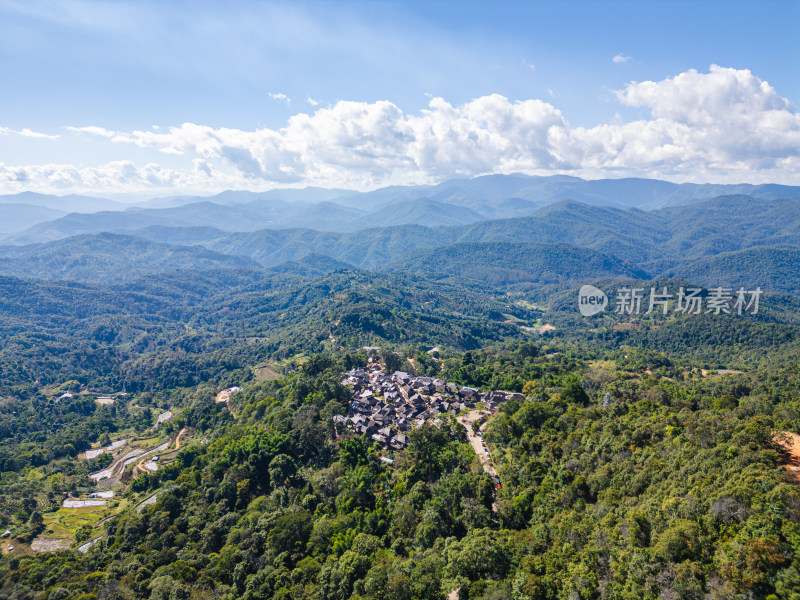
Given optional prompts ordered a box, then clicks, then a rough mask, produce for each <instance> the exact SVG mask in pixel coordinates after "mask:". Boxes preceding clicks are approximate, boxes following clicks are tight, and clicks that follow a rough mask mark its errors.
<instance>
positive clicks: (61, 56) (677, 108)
mask: <svg viewBox="0 0 800 600" xmlns="http://www.w3.org/2000/svg"><path fill="white" fill-rule="evenodd" d="M798 30H800V0H766V1H763V0H762V1H758V2H756V1H753V2H741V1H736V0H724V1H722V0H721V1H703V0H692V1H688V2H682V1H678V0H670V1H650V2H641V1H639V0H636V1H634V0H630V1H617V2H599V1H597V0H591V1H579V0H561V1H558V2H536V1H527V2H509V1H502V0H500V1H493V2H470V1H468V0H459V1H453V2H450V1H446V0H438V1H436V2H431V1H429V0H428V1H424V2H414V1H405V2H389V1H385V2H381V1H377V0H373V1H369V2H333V1H326V2H296V1H295V2H267V1H259V2H255V1H252V2H243V1H238V2H237V1H235V0H234V1H226V2H202V1H193V2H183V1H177V0H176V1H167V0H161V1H157V2H147V1H136V2H126V1H113V2H112V1H109V2H102V1H84V0H81V1H78V0H63V1H35V0H33V1H32V0H23V1H18V0H0V194H11V193H17V192H21V191H37V192H44V193H54V194H70V193H82V194H90V195H99V196H114V197H120V196H123V197H124V196H125V195H127V196H129V197H131V198H134V197H135V198H147V197H156V196H169V195H179V194H201V195H206V194H213V193H217V192H219V191H222V190H225V189H249V190H257V191H258V190H267V189H272V188H276V187H304V186H319V187H340V188H351V189H359V190H367V189H374V188H377V187H383V186H386V185H408V184H417V183H434V182H439V181H443V180H446V179H450V178H454V177H473V176H478V175H483V174H488V173H525V174H529V175H552V174H569V175H574V176H579V177H584V178H588V179H596V178H604V177H610V178H619V177H655V178H660V179H667V180H670V181H676V182H685V181H692V182H716V183H740V182H747V183H764V182H776V183H783V184H792V185H800V116H799V115H798V113H797V112H796V111H797V106H798V102H800V76H799V75H800V41H798V38H800V36H798V35H797V31H798Z"/></svg>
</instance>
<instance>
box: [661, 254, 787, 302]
mask: <svg viewBox="0 0 800 600" xmlns="http://www.w3.org/2000/svg"><path fill="white" fill-rule="evenodd" d="M678 271H679V274H680V276H681V277H684V278H686V279H688V280H690V281H694V282H697V283H699V284H701V285H704V286H707V287H719V286H722V287H728V288H732V289H733V290H736V289H738V288H739V287H744V288H745V289H748V290H751V289H755V288H756V287H760V288H762V289H763V290H769V291H780V292H786V293H789V294H794V295H800V249H798V248H772V247H770V248H748V249H746V250H738V251H736V252H726V253H722V254H718V255H715V256H710V257H707V258H702V259H700V260H697V261H694V262H688V263H683V264H681V265H680V267H678V268H676V269H674V270H671V271H669V272H667V273H665V276H675V275H676V273H677V272H678Z"/></svg>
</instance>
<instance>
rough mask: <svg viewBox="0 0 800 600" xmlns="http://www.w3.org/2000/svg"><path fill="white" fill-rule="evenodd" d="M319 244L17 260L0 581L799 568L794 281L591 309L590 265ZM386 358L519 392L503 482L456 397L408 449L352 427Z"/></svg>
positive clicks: (396, 594) (377, 590) (658, 584)
mask: <svg viewBox="0 0 800 600" xmlns="http://www.w3.org/2000/svg"><path fill="white" fill-rule="evenodd" d="M308 262H309V261H306V263H305V264H303V265H298V264H295V265H293V266H291V268H289V269H283V270H279V271H276V272H259V273H254V272H248V271H237V270H236V269H233V270H224V271H205V272H185V273H183V274H181V273H172V274H169V275H158V274H154V275H151V276H148V277H145V278H140V279H138V280H136V281H135V282H133V283H122V284H115V285H113V286H106V287H103V286H98V285H89V284H78V283H67V282H45V281H34V280H22V279H14V278H5V279H4V280H3V281H2V285H3V289H4V292H5V293H4V294H3V304H4V313H3V320H2V324H1V328H2V335H3V339H4V343H3V349H2V352H0V361H2V381H0V386H2V400H1V401H0V469H1V470H2V478H1V479H0V521H1V522H0V529H2V530H3V531H5V532H6V534H5V536H4V538H3V540H2V542H1V543H2V548H3V557H2V559H0V582H2V587H1V588H0V595H1V596H2V597H7V598H25V599H31V600H33V599H67V598H69V599H73V598H74V599H78V598H81V599H83V600H88V599H91V598H98V599H100V598H104V599H122V598H132V599H133V598H153V599H165V600H166V599H183V598H185V599H190V598H224V599H238V598H264V599H267V598H292V599H304V598H308V599H320V600H322V599H347V598H364V599H367V598H376V599H387V600H389V599H392V600H393V599H403V598H407V599H409V600H411V599H423V598H425V599H427V598H431V599H433V598H441V599H444V598H460V599H462V600H466V599H472V600H477V599H497V600H500V599H506V598H508V599H513V600H528V599H531V600H533V599H561V598H575V599H595V598H597V599H600V598H620V599H622V598H625V599H628V598H630V599H640V598H652V599H657V598H658V599H661V598H697V599H701V598H730V599H739V598H741V599H745V598H786V599H791V598H797V597H798V595H800V554H799V553H798V551H799V550H800V537H799V533H800V531H799V530H798V524H800V487H798V486H799V485H800V481H799V480H798V476H797V474H796V473H795V472H794V471H792V470H791V466H792V464H793V462H792V461H793V460H794V459H793V458H792V456H791V455H790V453H789V452H788V451H787V447H788V446H787V444H788V440H789V434H791V433H796V432H798V431H800V402H798V390H799V389H800V373H799V372H798V367H797V365H798V360H797V357H798V351H800V344H799V343H798V342H799V341H800V340H798V329H797V325H796V323H795V321H794V312H795V306H796V301H795V300H794V299H793V298H792V297H789V296H780V295H777V296H772V297H770V298H769V299H767V300H765V309H764V311H763V312H762V313H761V314H759V315H757V316H750V317H741V318H737V317H733V316H729V315H723V316H721V317H720V318H717V317H715V316H711V315H698V316H674V315H669V316H666V317H662V316H660V315H659V316H652V315H651V316H645V315H642V316H635V317H634V316H619V315H612V314H609V315H607V316H605V317H599V319H600V320H598V321H591V320H590V319H586V318H583V317H580V316H579V315H578V314H577V312H576V311H575V310H574V308H572V307H571V306H569V305H568V304H569V300H568V299H567V296H568V295H569V297H571V295H572V294H574V290H573V291H569V288H564V290H563V292H558V291H556V292H553V293H551V288H547V287H544V286H542V287H541V289H540V290H541V291H540V292H539V294H540V295H541V294H544V295H547V296H548V297H549V298H550V301H549V304H547V305H545V304H544V303H541V302H538V301H536V293H532V294H526V293H525V292H523V291H520V290H519V289H516V288H512V289H501V288H489V287H484V288H481V287H479V286H474V285H470V284H469V282H468V281H467V280H464V279H459V278H458V277H457V276H451V277H449V278H448V279H447V280H437V279H435V278H425V277H423V276H422V275H410V274H404V273H387V274H383V275H378V274H371V273H367V272H361V271H354V270H346V269H342V268H338V267H337V268H335V269H334V270H332V271H328V270H327V269H324V268H322V269H321V270H316V269H313V268H311V267H310V265H309V264H308ZM319 262H320V263H322V264H323V265H324V264H327V262H328V261H325V260H320V261H319ZM334 266H336V265H334ZM300 267H302V269H300ZM298 271H300V272H298ZM525 298H529V300H527V301H526V300H525ZM44 312H46V318H42V317H41V315H42V314H43V313H44ZM541 323H552V324H554V325H553V326H554V329H552V330H550V331H548V332H547V333H544V334H540V333H533V332H532V331H530V329H532V328H533V327H534V326H536V325H539V324H541ZM434 346H436V348H435V349H434V350H432V348H433V347H434ZM368 364H370V365H377V366H379V368H380V369H382V370H384V371H386V372H387V373H391V372H393V371H395V370H402V371H405V372H408V373H411V374H417V375H420V376H428V377H439V378H441V379H442V380H444V381H447V382H451V383H453V384H456V385H457V386H467V387H469V388H475V389H478V390H481V391H483V392H491V391H493V390H505V391H508V392H517V393H519V396H518V397H517V399H513V400H508V401H505V402H502V403H501V404H500V405H499V407H498V409H497V411H496V414H492V415H491V416H489V417H488V419H486V420H485V421H484V422H483V424H482V427H483V429H482V431H481V436H482V437H481V439H482V440H483V443H484V444H485V447H486V449H487V451H488V453H489V455H490V457H491V462H492V464H493V465H494V467H495V468H496V470H497V474H498V476H499V481H500V486H499V487H498V486H497V485H496V484H495V482H494V481H493V480H492V477H491V476H490V474H489V473H487V472H486V471H485V469H484V468H483V467H482V463H481V460H480V459H479V457H478V456H477V455H476V452H475V450H473V447H472V446H470V444H469V442H468V441H467V434H468V431H467V429H466V428H465V427H464V426H463V425H462V424H461V423H460V422H459V420H458V417H460V416H463V415H456V416H453V415H442V417H441V418H440V419H437V420H436V421H435V424H434V422H427V423H425V424H424V425H422V426H420V427H415V428H414V429H413V430H412V431H411V432H409V434H408V446H407V447H406V448H404V449H392V448H389V447H386V446H385V445H381V444H379V443H377V442H376V441H374V440H373V439H371V438H370V437H369V436H366V435H355V434H350V433H348V432H347V431H343V430H342V429H341V428H337V426H336V424H335V420H334V417H336V416H337V415H340V416H344V415H346V414H348V410H349V403H350V399H351V390H350V389H349V388H348V386H347V385H345V384H343V383H342V381H343V374H344V373H345V372H346V371H349V370H351V369H354V368H356V369H358V368H364V367H366V366H367V365H368ZM232 386H236V387H235V388H232ZM228 388H231V389H237V388H240V389H238V390H237V391H236V392H235V393H231V394H230V397H229V398H230V399H229V400H228V401H227V402H224V401H222V402H220V401H217V400H219V395H218V394H219V393H220V391H221V390H225V389H228ZM102 398H108V399H110V400H113V401H109V402H105V403H104V402H102V401H101V399H102ZM167 411H169V415H170V416H171V418H170V419H169V420H165V421H163V422H158V421H159V420H160V417H159V415H166V414H168V413H167ZM476 430H477V429H476ZM115 442H119V443H123V444H124V443H127V444H128V446H127V448H133V449H134V450H133V452H134V458H133V459H131V461H132V462H131V463H130V464H122V463H121V462H119V463H118V461H119V459H118V457H120V456H122V457H123V458H124V457H125V456H128V455H126V454H123V453H124V452H125V451H126V450H123V451H122V452H120V454H113V453H112V452H111V451H108V452H105V451H102V449H103V448H105V447H113V444H114V443H115ZM159 444H162V445H159ZM154 448H156V449H157V448H161V450H159V452H160V453H161V456H160V457H158V458H161V462H159V463H158V464H157V469H156V470H152V471H148V470H147V469H146V468H144V467H143V465H144V464H145V462H147V461H145V460H141V461H139V462H137V460H138V459H137V458H136V456H142V457H144V456H152V455H153V452H154V450H153V449H154ZM137 449H138V450H137ZM87 451H88V453H87ZM98 451H99V454H98ZM136 452H138V453H139V454H135V453H136ZM90 456H91V457H90ZM118 464H119V467H120V468H119V469H118V467H117V465H118ZM150 464H151V465H153V464H155V463H154V462H153V461H152V460H151V462H150ZM103 469H110V470H111V471H112V472H113V473H114V477H113V478H112V479H110V480H101V481H99V482H98V481H96V480H95V479H92V478H90V477H89V476H90V475H91V474H93V473H97V472H102V470H103ZM109 481H110V482H111V484H109ZM104 490H108V491H113V492H114V495H113V498H111V499H110V500H108V501H103V502H105V503H104V504H103V505H102V506H88V505H87V506H79V507H77V508H74V507H69V506H68V505H67V504H65V502H70V501H72V502H86V500H87V499H89V498H92V494H95V495H96V494H97V492H102V491H104ZM37 540H38V541H37ZM41 540H51V541H52V540H55V541H56V542H58V543H59V544H60V546H59V547H58V548H56V549H55V551H50V552H45V551H36V550H34V547H39V548H40V547H41V546H36V545H37V544H39V543H40V542H41ZM87 544H88V546H86V545H87ZM79 546H80V547H81V549H80V550H79V549H78V548H79ZM9 548H11V550H9Z"/></svg>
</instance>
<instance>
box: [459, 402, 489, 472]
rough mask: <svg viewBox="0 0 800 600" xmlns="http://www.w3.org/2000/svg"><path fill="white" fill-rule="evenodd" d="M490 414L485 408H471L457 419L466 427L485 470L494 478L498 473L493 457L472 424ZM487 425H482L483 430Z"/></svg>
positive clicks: (470, 440)
mask: <svg viewBox="0 0 800 600" xmlns="http://www.w3.org/2000/svg"><path fill="white" fill-rule="evenodd" d="M488 415H489V412H488V411H485V410H471V411H469V412H468V413H467V414H466V415H464V416H460V417H456V420H457V421H458V422H459V423H461V424H462V425H463V426H464V427H465V428H466V430H467V439H468V440H469V443H470V445H471V446H472V449H473V450H475V454H477V455H478V458H479V459H480V460H481V465H483V470H484V471H486V472H487V473H488V474H489V475H491V476H492V478H494V477H495V476H496V475H497V470H496V469H495V468H494V464H493V463H492V459H491V458H490V457H489V454H488V453H487V452H486V449H485V446H484V444H483V438H482V437H481V436H479V435H478V434H476V433H475V432H474V431H473V430H472V424H473V423H474V422H475V421H477V420H478V419H480V418H481V417H483V416H488ZM485 426H486V423H484V424H483V425H481V431H483V428H484V427H485Z"/></svg>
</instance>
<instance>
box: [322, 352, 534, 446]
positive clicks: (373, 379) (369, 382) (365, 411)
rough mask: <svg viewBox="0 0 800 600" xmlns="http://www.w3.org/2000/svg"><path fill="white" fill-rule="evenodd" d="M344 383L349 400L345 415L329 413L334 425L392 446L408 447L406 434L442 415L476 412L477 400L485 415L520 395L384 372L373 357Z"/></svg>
mask: <svg viewBox="0 0 800 600" xmlns="http://www.w3.org/2000/svg"><path fill="white" fill-rule="evenodd" d="M342 384H343V385H346V386H348V387H349V388H350V404H349V407H348V411H347V414H346V415H336V416H335V417H333V419H334V422H335V423H336V425H337V429H341V430H342V432H344V431H349V432H352V433H355V434H361V435H366V436H367V437H369V438H371V439H372V440H374V441H376V442H378V443H379V444H381V445H383V446H384V447H387V448H392V449H395V450H402V449H403V448H405V447H406V446H407V445H408V436H407V434H408V432H410V431H411V430H412V429H415V428H417V427H421V426H422V425H423V424H424V423H426V422H433V423H435V422H436V420H437V419H440V418H441V416H442V415H445V414H449V415H452V416H453V417H456V416H457V415H459V414H460V413H462V411H471V410H475V409H476V407H478V404H479V403H482V406H481V407H480V408H481V409H482V412H485V414H487V415H488V414H493V413H495V412H497V409H498V407H499V406H500V404H501V403H502V402H505V401H507V400H511V399H514V400H522V399H523V396H522V394H519V393H513V392H503V391H493V392H481V391H479V390H476V389H474V388H470V387H459V386H457V385H456V384H454V383H448V382H446V381H444V380H443V379H439V378H437V377H419V376H413V375H410V374H408V373H406V372H403V371H395V372H394V373H393V374H391V375H388V374H386V373H384V371H383V369H382V367H381V365H380V363H379V362H378V361H377V359H375V360H371V361H370V362H369V363H368V365H367V367H366V368H364V369H361V368H357V369H352V370H350V371H348V372H347V373H345V377H344V379H343V380H342Z"/></svg>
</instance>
